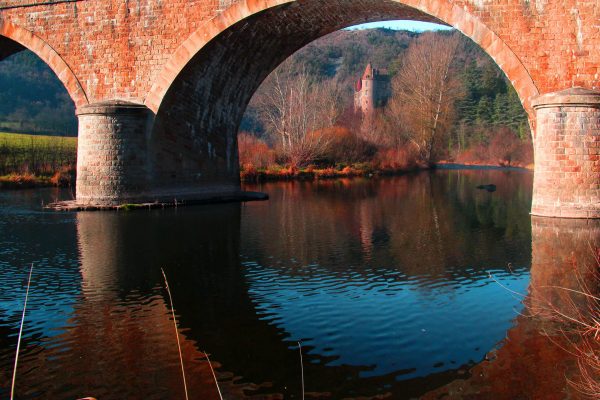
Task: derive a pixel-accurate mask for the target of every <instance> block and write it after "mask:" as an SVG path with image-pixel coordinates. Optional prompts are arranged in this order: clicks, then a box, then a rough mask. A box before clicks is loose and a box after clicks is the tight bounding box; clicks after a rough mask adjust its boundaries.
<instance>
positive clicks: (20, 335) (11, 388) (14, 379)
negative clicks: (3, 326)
mask: <svg viewBox="0 0 600 400" xmlns="http://www.w3.org/2000/svg"><path fill="white" fill-rule="evenodd" d="M32 273H33V263H31V268H30V269H29V278H28V279H27V290H26V291H25V304H24V305H23V315H22V316H21V327H20V328H19V338H18V340H17V353H16V354H15V365H14V368H13V376H12V384H11V387H10V400H13V399H14V397H15V383H16V380H17V365H18V364H19V350H20V349H21V337H22V336H23V325H24V323H25V311H26V310H27V300H28V299H29V287H30V286H31V274H32Z"/></svg>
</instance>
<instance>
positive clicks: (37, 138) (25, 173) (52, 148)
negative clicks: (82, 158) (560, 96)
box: [0, 132, 77, 189]
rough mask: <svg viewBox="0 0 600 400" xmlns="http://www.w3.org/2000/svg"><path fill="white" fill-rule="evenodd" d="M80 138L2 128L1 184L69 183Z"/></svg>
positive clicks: (1, 186) (3, 186) (54, 184)
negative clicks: (18, 131)
mask: <svg viewBox="0 0 600 400" xmlns="http://www.w3.org/2000/svg"><path fill="white" fill-rule="evenodd" d="M76 160H77V138H74V137H63V136H42V135H25V134H17V133H5V132H0V188H6V189H11V188H31V187H41V186H68V185H70V184H71V183H72V182H74V177H75V166H76Z"/></svg>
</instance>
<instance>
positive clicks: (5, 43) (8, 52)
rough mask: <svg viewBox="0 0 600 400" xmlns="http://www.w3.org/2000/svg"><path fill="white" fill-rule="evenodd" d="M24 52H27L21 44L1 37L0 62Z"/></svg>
mask: <svg viewBox="0 0 600 400" xmlns="http://www.w3.org/2000/svg"><path fill="white" fill-rule="evenodd" d="M23 50H25V47H23V46H22V45H20V44H19V43H17V42H15V41H13V40H10V39H8V38H5V37H3V36H0V61H2V60H4V59H5V58H7V57H10V56H12V55H13V54H16V53H18V52H20V51H23Z"/></svg>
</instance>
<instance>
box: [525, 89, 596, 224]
mask: <svg viewBox="0 0 600 400" xmlns="http://www.w3.org/2000/svg"><path fill="white" fill-rule="evenodd" d="M533 107H534V109H535V111H536V121H537V126H536V135H535V138H534V146H535V176H534V183H533V205H532V210H531V213H532V214H533V215H537V216H544V217H560V218H600V92H598V91H592V90H587V89H583V88H572V89H568V90H564V91H561V92H556V93H549V94H545V95H542V96H540V97H538V98H537V99H534V101H533Z"/></svg>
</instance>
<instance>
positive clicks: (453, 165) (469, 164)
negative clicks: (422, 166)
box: [435, 161, 534, 171]
mask: <svg viewBox="0 0 600 400" xmlns="http://www.w3.org/2000/svg"><path fill="white" fill-rule="evenodd" d="M435 165H436V167H437V168H514V169H526V170H529V171H533V167H534V164H533V163H529V164H524V163H500V164H499V163H492V162H483V161H482V162H456V161H438V162H437V163H435Z"/></svg>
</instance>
